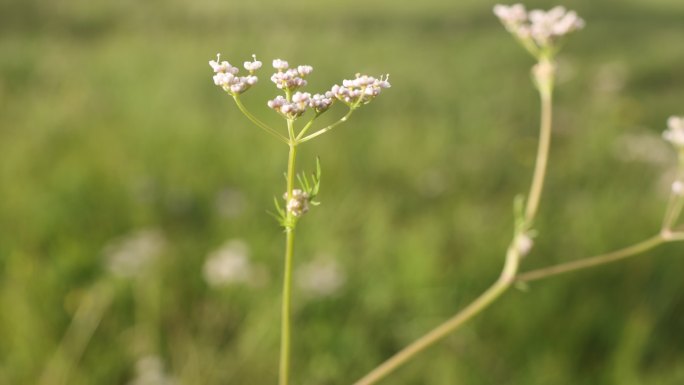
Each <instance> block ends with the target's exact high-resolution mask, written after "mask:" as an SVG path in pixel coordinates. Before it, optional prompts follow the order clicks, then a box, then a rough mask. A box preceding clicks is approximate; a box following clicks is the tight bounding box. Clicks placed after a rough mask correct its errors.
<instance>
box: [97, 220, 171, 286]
mask: <svg viewBox="0 0 684 385" xmlns="http://www.w3.org/2000/svg"><path fill="white" fill-rule="evenodd" d="M165 246H166V239H165V237H164V235H163V234H162V232H161V231H159V230H157V229H144V230H139V231H137V232H134V233H132V234H129V235H126V236H124V237H122V238H119V239H116V240H114V241H112V242H110V243H109V244H107V245H106V246H105V247H104V250H103V254H104V257H105V260H106V261H105V263H106V264H107V268H108V269H109V271H110V272H111V273H112V274H114V275H116V276H117V277H121V278H133V277H138V276H141V275H142V274H144V273H145V272H147V271H148V270H149V268H150V267H151V266H152V265H154V263H155V262H156V260H157V259H158V258H159V256H160V255H161V254H162V253H163V252H164V248H165Z"/></svg>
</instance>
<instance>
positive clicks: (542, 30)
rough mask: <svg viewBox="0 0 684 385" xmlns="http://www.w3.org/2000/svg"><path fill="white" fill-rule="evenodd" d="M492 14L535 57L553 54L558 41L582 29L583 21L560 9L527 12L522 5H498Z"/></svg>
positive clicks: (575, 14) (559, 7) (573, 14)
mask: <svg viewBox="0 0 684 385" xmlns="http://www.w3.org/2000/svg"><path fill="white" fill-rule="evenodd" d="M494 14H495V15H496V16H497V17H498V18H499V20H501V23H502V24H503V25H504V26H505V27H506V29H507V30H508V31H509V32H510V33H512V34H513V36H515V37H516V38H517V39H518V40H520V42H521V43H522V44H523V45H524V46H525V48H527V49H528V50H529V51H530V52H531V53H532V54H533V55H535V56H539V55H541V54H545V55H549V54H553V53H554V52H553V51H554V50H555V49H556V43H557V41H558V39H559V38H561V37H562V36H565V35H567V34H569V33H571V32H574V31H577V30H579V29H582V28H583V27H584V20H582V19H581V18H580V17H579V16H577V13H576V12H574V11H568V10H566V9H565V8H564V7H561V6H558V7H554V8H552V9H550V10H548V11H543V10H540V9H535V10H531V11H529V12H528V11H527V10H526V9H525V6H524V5H522V4H514V5H510V6H508V5H501V4H498V5H496V6H494Z"/></svg>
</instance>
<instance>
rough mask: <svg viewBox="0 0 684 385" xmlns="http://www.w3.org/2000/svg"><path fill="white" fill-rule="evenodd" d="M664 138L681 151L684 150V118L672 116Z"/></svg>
mask: <svg viewBox="0 0 684 385" xmlns="http://www.w3.org/2000/svg"><path fill="white" fill-rule="evenodd" d="M663 138H664V139H665V140H667V141H668V142H670V143H672V145H673V146H675V148H677V149H678V150H679V151H682V150H684V116H670V118H669V119H668V120H667V130H665V131H664V132H663Z"/></svg>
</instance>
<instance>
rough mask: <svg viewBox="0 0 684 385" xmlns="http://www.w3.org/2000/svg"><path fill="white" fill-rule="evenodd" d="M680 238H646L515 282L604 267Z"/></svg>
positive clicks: (522, 277)
mask: <svg viewBox="0 0 684 385" xmlns="http://www.w3.org/2000/svg"><path fill="white" fill-rule="evenodd" d="M680 237H681V234H673V235H668V236H667V238H666V237H665V236H663V235H662V234H658V235H656V236H653V237H651V238H648V239H646V240H644V241H641V242H639V243H635V244H634V245H631V246H628V247H625V248H623V249H620V250H616V251H612V252H610V253H605V254H600V255H597V256H594V257H589V258H585V259H580V260H577V261H572V262H567V263H561V264H559V265H555V266H549V267H544V268H541V269H537V270H532V271H528V272H525V273H522V274H519V275H518V276H517V277H516V278H515V280H516V281H517V282H530V281H536V280H539V279H543V278H548V277H552V276H555V275H559V274H563V273H569V272H571V271H576V270H582V269H587V268H590V267H595V266H600V265H605V264H607V263H611V262H617V261H620V260H623V259H626V258H629V257H632V256H635V255H637V254H639V253H643V252H645V251H648V250H651V249H653V248H654V247H656V246H660V245H662V244H663V243H666V242H671V241H680V240H684V238H680Z"/></svg>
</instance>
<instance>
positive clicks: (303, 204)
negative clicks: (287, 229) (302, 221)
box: [283, 189, 310, 218]
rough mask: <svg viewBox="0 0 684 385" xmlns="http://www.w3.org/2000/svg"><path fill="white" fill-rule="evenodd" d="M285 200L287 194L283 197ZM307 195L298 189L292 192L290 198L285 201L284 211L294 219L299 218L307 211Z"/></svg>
mask: <svg viewBox="0 0 684 385" xmlns="http://www.w3.org/2000/svg"><path fill="white" fill-rule="evenodd" d="M283 198H284V199H287V193H285V194H284V195H283ZM309 198H310V197H309V194H308V193H306V192H305V191H302V190H300V189H294V190H292V197H291V198H290V199H289V200H288V201H287V205H286V209H287V212H288V213H291V214H292V215H293V216H295V217H297V218H298V217H301V216H302V215H304V214H305V213H306V212H307V211H309Z"/></svg>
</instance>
